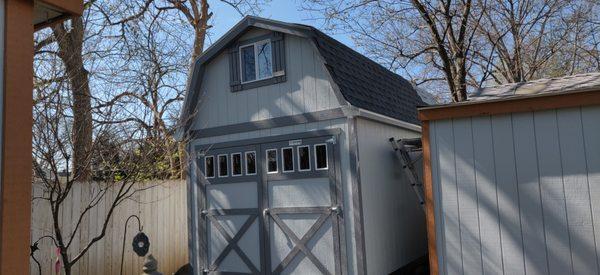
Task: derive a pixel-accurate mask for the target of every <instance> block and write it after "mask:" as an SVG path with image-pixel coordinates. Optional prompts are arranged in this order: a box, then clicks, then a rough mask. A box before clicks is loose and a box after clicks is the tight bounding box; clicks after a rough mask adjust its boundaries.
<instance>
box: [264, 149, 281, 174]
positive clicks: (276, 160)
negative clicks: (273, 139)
mask: <svg viewBox="0 0 600 275" xmlns="http://www.w3.org/2000/svg"><path fill="white" fill-rule="evenodd" d="M269 151H275V164H276V165H275V171H269ZM265 160H266V163H265V166H266V167H265V168H266V170H267V174H277V173H279V154H278V153H277V149H267V150H265Z"/></svg>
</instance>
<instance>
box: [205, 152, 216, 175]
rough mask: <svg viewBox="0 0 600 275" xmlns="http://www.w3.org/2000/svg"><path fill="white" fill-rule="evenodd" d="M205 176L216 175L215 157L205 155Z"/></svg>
mask: <svg viewBox="0 0 600 275" xmlns="http://www.w3.org/2000/svg"><path fill="white" fill-rule="evenodd" d="M204 176H205V177H207V178H214V177H215V157H213V156H208V157H204Z"/></svg>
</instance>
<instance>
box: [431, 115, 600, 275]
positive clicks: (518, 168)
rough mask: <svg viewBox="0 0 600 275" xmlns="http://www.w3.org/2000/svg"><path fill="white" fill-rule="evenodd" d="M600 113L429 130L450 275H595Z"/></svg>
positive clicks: (443, 265)
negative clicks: (465, 274)
mask: <svg viewBox="0 0 600 275" xmlns="http://www.w3.org/2000/svg"><path fill="white" fill-rule="evenodd" d="M598 121H600V107H599V106H592V107H581V108H565V109H554V110H545V111H536V112H523V113H513V114H507V115H495V116H481V117H468V118H456V119H449V120H437V121H431V122H430V146H431V168H432V181H433V188H434V199H435V215H436V236H437V247H438V260H439V266H440V273H443V274H461V273H468V274H483V273H485V274H497V273H504V274H525V273H527V274H572V273H575V274H597V273H598V272H599V270H600V269H599V267H598V266H599V265H598V247H599V246H600V244H599V243H598V242H599V241H600V216H599V215H600V123H598Z"/></svg>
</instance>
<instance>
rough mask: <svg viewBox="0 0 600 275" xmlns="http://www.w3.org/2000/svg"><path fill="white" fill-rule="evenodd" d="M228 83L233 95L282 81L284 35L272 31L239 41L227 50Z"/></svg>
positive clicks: (283, 70) (283, 73) (283, 72)
mask: <svg viewBox="0 0 600 275" xmlns="http://www.w3.org/2000/svg"><path fill="white" fill-rule="evenodd" d="M229 80H230V83H229V84H230V86H231V91H232V92H238V91H243V90H248V89H254V88H259V87H263V86H268V85H273V84H277V83H281V82H284V81H285V80H286V76H285V44H284V35H283V33H280V32H272V33H269V34H266V35H261V36H258V37H253V38H250V39H247V40H244V41H238V42H237V43H235V44H233V45H232V46H231V48H230V49H229Z"/></svg>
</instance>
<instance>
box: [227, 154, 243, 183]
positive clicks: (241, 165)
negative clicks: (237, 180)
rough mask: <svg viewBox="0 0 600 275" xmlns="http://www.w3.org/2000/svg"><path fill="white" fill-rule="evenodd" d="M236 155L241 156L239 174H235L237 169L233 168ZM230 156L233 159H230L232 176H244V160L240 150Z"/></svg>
mask: <svg viewBox="0 0 600 275" xmlns="http://www.w3.org/2000/svg"><path fill="white" fill-rule="evenodd" d="M235 155H238V156H240V173H239V174H234V171H235V170H234V169H233V156H235ZM229 158H230V159H231V160H230V162H231V176H232V177H240V176H243V175H244V170H242V169H243V164H242V162H243V161H244V160H243V159H242V153H239V152H238V153H231V155H230V156H229Z"/></svg>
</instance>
